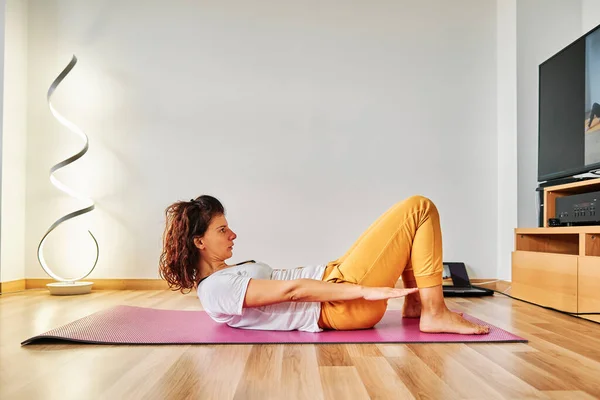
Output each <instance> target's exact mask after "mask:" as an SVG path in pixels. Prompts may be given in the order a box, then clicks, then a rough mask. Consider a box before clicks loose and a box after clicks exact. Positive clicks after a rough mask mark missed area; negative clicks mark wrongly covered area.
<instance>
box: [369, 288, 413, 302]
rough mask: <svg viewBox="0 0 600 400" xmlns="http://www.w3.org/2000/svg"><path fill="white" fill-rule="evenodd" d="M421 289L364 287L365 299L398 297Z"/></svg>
mask: <svg viewBox="0 0 600 400" xmlns="http://www.w3.org/2000/svg"><path fill="white" fill-rule="evenodd" d="M418 291H419V289H417V288H411V289H400V288H390V287H368V286H363V287H362V293H363V299H365V300H387V299H394V298H396V297H404V296H407V295H409V294H412V293H417V292H418Z"/></svg>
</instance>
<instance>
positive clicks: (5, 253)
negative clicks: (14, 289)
mask: <svg viewBox="0 0 600 400" xmlns="http://www.w3.org/2000/svg"><path fill="white" fill-rule="evenodd" d="M2 4H3V5H4V2H2ZM3 10H4V8H3ZM2 21H4V18H2ZM4 34H5V40H3V41H2V43H3V44H4V52H3V54H4V63H3V64H4V75H3V76H4V91H3V92H0V93H4V109H3V111H4V118H3V121H2V123H3V127H2V131H3V133H2V141H3V145H2V202H1V204H2V207H1V210H2V211H1V212H2V214H1V218H0V220H1V224H2V225H1V228H0V229H1V234H2V240H1V241H0V243H1V249H0V256H1V259H0V265H1V275H0V281H11V280H16V279H23V278H24V277H25V251H24V244H25V243H24V241H25V181H26V142H27V2H26V1H20V0H8V1H7V2H6V24H5V31H4Z"/></svg>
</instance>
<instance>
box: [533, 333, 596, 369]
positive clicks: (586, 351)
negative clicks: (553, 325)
mask: <svg viewBox="0 0 600 400" xmlns="http://www.w3.org/2000/svg"><path fill="white" fill-rule="evenodd" d="M534 336H536V337H538V338H540V339H543V340H545V341H547V342H550V343H554V344H558V345H560V347H563V348H565V349H569V350H571V351H572V352H574V353H577V354H580V355H582V356H583V357H587V358H589V359H592V360H594V361H597V362H600V348H598V347H594V345H593V344H589V341H586V340H581V339H580V340H576V339H571V338H568V337H565V336H562V335H558V334H556V333H536V334H534Z"/></svg>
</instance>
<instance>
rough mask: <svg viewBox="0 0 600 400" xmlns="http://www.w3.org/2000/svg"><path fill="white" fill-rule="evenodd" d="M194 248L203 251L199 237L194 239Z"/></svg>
mask: <svg viewBox="0 0 600 400" xmlns="http://www.w3.org/2000/svg"><path fill="white" fill-rule="evenodd" d="M194 246H196V247H197V248H198V249H200V250H204V242H203V241H202V239H201V238H199V237H195V238H194Z"/></svg>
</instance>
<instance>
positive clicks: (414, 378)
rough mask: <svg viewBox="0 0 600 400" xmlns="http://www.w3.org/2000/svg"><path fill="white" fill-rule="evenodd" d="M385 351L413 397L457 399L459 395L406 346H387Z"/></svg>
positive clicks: (388, 359)
mask: <svg viewBox="0 0 600 400" xmlns="http://www.w3.org/2000/svg"><path fill="white" fill-rule="evenodd" d="M385 353H386V359H387V361H388V362H389V363H390V365H391V366H392V368H393V369H394V371H395V372H396V375H398V376H399V377H400V380H401V381H402V383H403V384H404V385H405V386H406V387H407V388H408V390H409V391H410V393H411V394H412V395H413V397H414V398H415V399H448V400H452V399H459V396H458V395H457V394H456V393H455V392H454V391H453V390H452V389H451V388H450V387H449V386H448V385H447V384H446V383H445V382H444V381H443V380H442V379H440V377H439V376H437V375H436V374H435V373H434V372H433V371H432V370H431V369H429V367H428V366H427V364H425V363H424V362H423V361H422V360H421V359H420V358H419V357H418V356H417V355H416V354H415V353H413V352H412V351H410V350H409V349H408V348H407V347H406V346H404V345H397V346H388V347H386V351H385Z"/></svg>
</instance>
